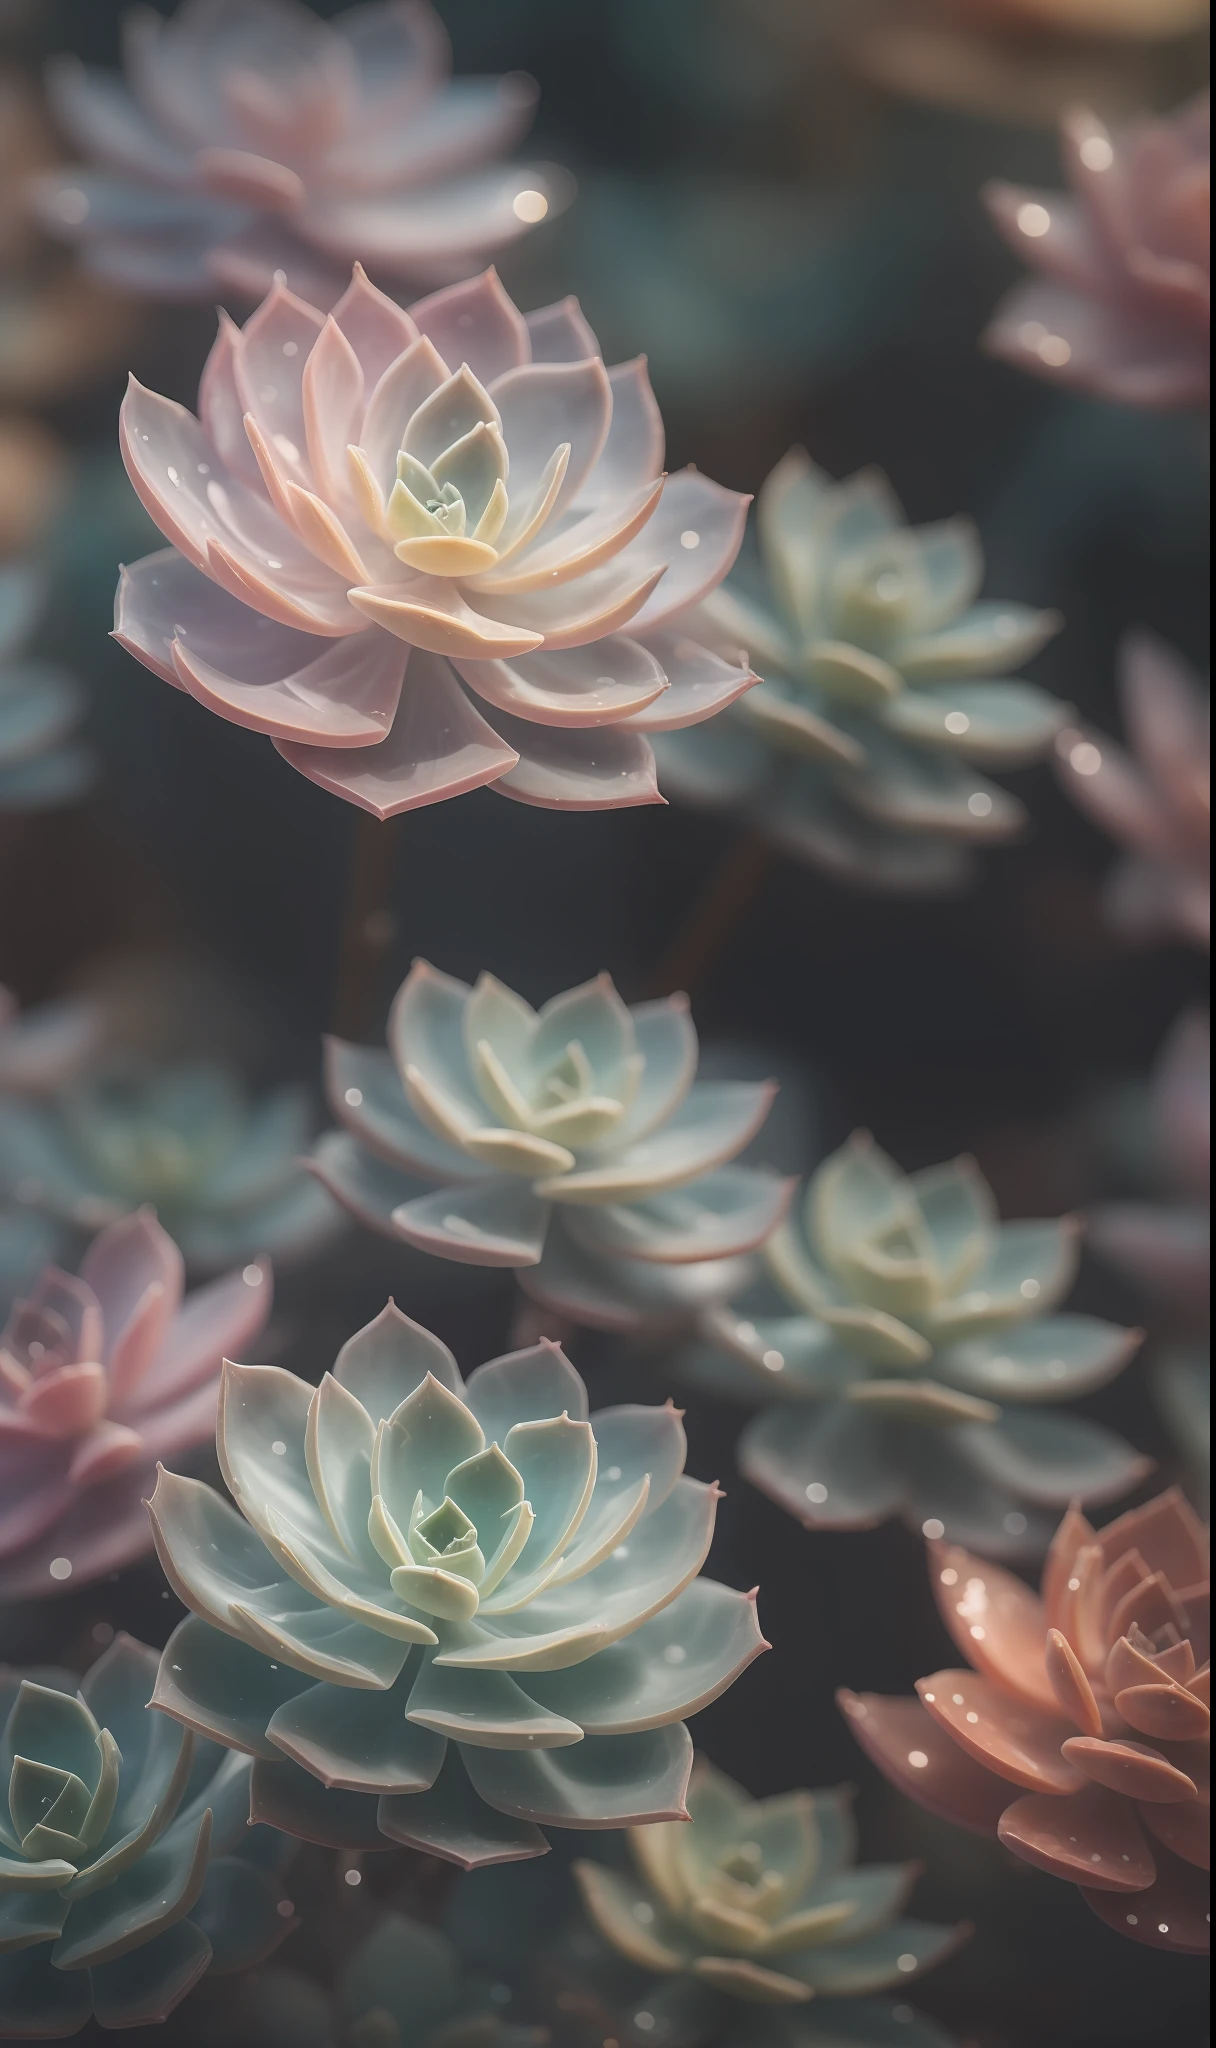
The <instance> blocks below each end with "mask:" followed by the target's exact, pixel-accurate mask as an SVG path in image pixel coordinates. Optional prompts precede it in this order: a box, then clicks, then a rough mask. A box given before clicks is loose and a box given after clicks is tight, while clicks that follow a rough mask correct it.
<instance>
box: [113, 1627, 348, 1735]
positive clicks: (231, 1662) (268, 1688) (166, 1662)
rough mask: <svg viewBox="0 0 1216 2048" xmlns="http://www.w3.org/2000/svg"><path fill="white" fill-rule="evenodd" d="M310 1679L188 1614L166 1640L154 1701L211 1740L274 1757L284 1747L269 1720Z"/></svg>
mask: <svg viewBox="0 0 1216 2048" xmlns="http://www.w3.org/2000/svg"><path fill="white" fill-rule="evenodd" d="M310 1682H311V1681H310V1680H309V1679H308V1678H306V1677H305V1676H303V1675H302V1674H301V1673H300V1672H298V1671H295V1670H293V1669H292V1668H291V1667H290V1666H287V1665H278V1666H276V1665H274V1664H272V1663H271V1661H270V1659H269V1658H267V1657H264V1656H263V1655H262V1654H261V1652H260V1651H258V1650H251V1649H250V1648H249V1646H248V1644H246V1643H242V1642H240V1641H238V1640H237V1639H236V1638H235V1637H233V1636H228V1635H222V1634H221V1633H220V1631H219V1630H218V1629H215V1628H212V1627H211V1626H210V1624H209V1623H208V1622H205V1621H200V1620H199V1618H198V1616H197V1615H194V1614H188V1615H187V1616H186V1618H185V1620H184V1621H179V1622H178V1625H177V1627H176V1628H175V1629H174V1631H173V1634H172V1635H171V1636H170V1638H169V1641H168V1643H167V1644H166V1645H165V1649H164V1652H163V1654H162V1657H161V1661H160V1669H159V1671H158V1673H157V1677H156V1684H155V1688H154V1690H153V1694H152V1701H151V1704H152V1705H154V1706H157V1707H160V1708H161V1709H162V1713H163V1715H166V1716H167V1715H172V1717H173V1720H174V1721H175V1722H181V1723H182V1724H183V1725H184V1726H185V1727H187V1728H192V1729H194V1730H195V1731H196V1732H197V1733H198V1734H200V1735H205V1736H207V1737H208V1738H209V1740H210V1741H212V1742H221V1743H223V1744H225V1746H226V1747H228V1748H232V1749H239V1750H243V1751H246V1752H247V1753H248V1754H249V1755H250V1756H260V1757H265V1758H266V1759H267V1760H268V1761H270V1762H274V1761H275V1759H276V1758H277V1757H278V1756H279V1754H280V1752H279V1751H278V1750H277V1749H275V1747H274V1745H273V1744H272V1743H271V1742H269V1741H268V1739H267V1736H266V1724H267V1722H268V1721H269V1720H270V1718H271V1716H272V1714H274V1712H275V1711H276V1709H277V1708H278V1707H280V1706H282V1704H283V1702H284V1700H289V1699H294V1697H295V1696H296V1694H297V1693H300V1692H304V1691H305V1690H306V1689H307V1688H308V1686H309V1684H310ZM150 1718H151V1722H152V1726H153V1728H154V1729H158V1728H160V1727H161V1726H167V1725H168V1724H167V1723H165V1722H164V1721H163V1720H162V1716H161V1715H153V1716H151V1717H150Z"/></svg>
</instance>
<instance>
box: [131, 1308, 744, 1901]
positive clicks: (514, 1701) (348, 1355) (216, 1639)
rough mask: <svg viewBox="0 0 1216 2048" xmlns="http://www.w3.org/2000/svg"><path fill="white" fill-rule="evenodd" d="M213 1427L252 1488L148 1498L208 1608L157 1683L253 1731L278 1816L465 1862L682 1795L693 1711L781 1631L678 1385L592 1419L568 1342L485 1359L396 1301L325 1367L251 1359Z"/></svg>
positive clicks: (531, 1850)
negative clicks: (732, 1581)
mask: <svg viewBox="0 0 1216 2048" xmlns="http://www.w3.org/2000/svg"><path fill="white" fill-rule="evenodd" d="M217 1449H218V1453H219V1459H220V1466H221V1470H222V1471H223V1474H224V1478H225V1480H226V1481H227V1484H228V1487H229V1490H230V1492H231V1494H232V1496H233V1499H234V1501H235V1502H236V1506H233V1505H231V1504H230V1503H229V1502H228V1501H226V1500H225V1499H223V1497H222V1496H221V1495H220V1494H218V1493H216V1492H214V1491H213V1490H212V1489H211V1488H210V1487H207V1486H204V1485H201V1484H200V1483H198V1482H197V1481H194V1480H190V1479H182V1478H178V1477H175V1475H174V1474H172V1473H170V1472H162V1473H161V1475H160V1478H159V1481H158V1484H157V1488H156V1493H155V1495H154V1497H153V1500H152V1502H151V1514H152V1520H153V1526H154V1529H155V1534H156V1546H157V1551H158V1554H159V1556H160V1559H161V1563H162V1564H163V1566H164V1568H165V1571H166V1574H167V1576H168V1578H169V1581H170V1584H171V1585H172V1586H173V1587H174V1589H175V1591H176V1592H177V1593H178V1594H179V1596H180V1597H181V1599H182V1600H184V1601H185V1603H186V1605H187V1606H188V1607H190V1608H191V1609H192V1610H193V1614H192V1615H191V1616H190V1617H189V1618H187V1620H185V1621H184V1622H182V1623H181V1625H180V1626H179V1627H178V1628H177V1630H176V1631H175V1632H174V1634H173V1636H172V1638H171V1639H170V1642H169V1644H168V1647H167V1649H166V1651H165V1654H164V1657H163V1660H162V1663H161V1671H160V1677H159V1680H158V1682H157V1690H156V1697H155V1702H154V1704H155V1705H157V1706H159V1707H161V1708H163V1709H164V1710H165V1711H166V1712H167V1713H170V1714H172V1715H174V1716H175V1717H176V1718H177V1719H179V1720H181V1721H184V1722H185V1723H186V1724H187V1725H188V1726H189V1727H192V1728H195V1729H197V1730H199V1731H200V1732H201V1733H203V1734H206V1735H209V1736H211V1737H212V1738H213V1739H214V1740H216V1741H218V1742H224V1743H227V1744H228V1745H229V1746H230V1747H232V1748H235V1749H240V1750H245V1751H247V1752H249V1753H250V1754H251V1755H252V1756H253V1757H254V1758H255V1762H254V1766H253V1782H252V1813H253V1817H254V1818H255V1819H260V1820H265V1821H268V1822H270V1823H271V1824H272V1825H273V1826H275V1827H278V1828H281V1829H283V1830H284V1831H285V1832H287V1833H289V1834H294V1835H300V1836H303V1837H304V1838H305V1839H307V1840H311V1841H318V1842H328V1843H332V1844H335V1845H339V1846H348V1847H351V1848H385V1847H387V1846H388V1845H389V1844H390V1843H392V1842H404V1843H406V1844H408V1845H410V1846H412V1847H415V1848H421V1849H426V1850H429V1851H430V1852H431V1853H433V1854H435V1855H439V1856H443V1857H446V1858H448V1859H449V1860H451V1861H453V1862H456V1863H459V1864H462V1865H463V1866H465V1867H466V1868H471V1867H473V1866H474V1865H476V1864H481V1863H493V1862H504V1861H512V1860H516V1859H519V1858H522V1857H529V1856H534V1855H539V1854H540V1853H542V1851H543V1850H544V1849H545V1848H546V1847H547V1846H548V1845H547V1842H546V1839H545V1837H544V1835H543V1834H542V1833H541V1828H542V1827H543V1826H554V1827H593V1828H612V1827H623V1826H626V1825H632V1824H633V1823H635V1822H639V1821H652V1820H661V1819H674V1818H678V1817H680V1816H681V1815H682V1814H683V1811H684V1792H685V1787H686V1785H687V1782H688V1774H689V1770H690V1768H691V1764H692V1745H691V1742H690V1740H689V1736H688V1731H687V1729H686V1728H685V1727H684V1725H683V1720H682V1716H683V1715H685V1714H689V1713H693V1712H695V1711H696V1710H697V1709H698V1708H700V1707H702V1706H705V1705H707V1704H708V1702H709V1701H710V1700H712V1699H715V1698H717V1696H718V1694H719V1693H720V1692H722V1691H723V1690H724V1689H725V1688H726V1687H727V1686H728V1685H729V1684H730V1683H731V1682H732V1680H733V1679H734V1678H735V1677H737V1675H738V1674H739V1672H740V1671H742V1670H743V1669H744V1667H745V1666H746V1665H747V1664H748V1663H750V1662H751V1660H752V1658H753V1657H755V1656H756V1654H757V1653H758V1651H759V1650H761V1649H762V1648H764V1647H765V1645H764V1642H763V1639H762V1637H761V1636H760V1633H759V1629H758V1626H757V1622H756V1613H755V1600H754V1595H749V1594H744V1593H736V1592H732V1591H731V1590H730V1589H729V1588H728V1587H725V1586H720V1585H716V1584H714V1583H713V1582H711V1581H708V1580H704V1579H701V1578H699V1577H698V1576H697V1575H698V1573H699V1571H700V1569H701V1566H702V1564H703V1562H704V1560H705V1557H706V1554H707V1552H708V1549H709V1545H710V1540H711V1538H712V1534H713V1526H714V1517H715V1512H716V1506H717V1500H718V1492H717V1488H716V1487H714V1486H705V1485H702V1484H700V1483H699V1482H698V1481H697V1480H694V1479H689V1478H688V1477H686V1476H685V1475H684V1472H683V1466H684V1456H685V1441H684V1431H683V1427H682V1425H681V1422H680V1417H679V1414H678V1413H677V1411H676V1410H675V1409H674V1408H672V1407H670V1406H668V1407H666V1408H646V1407H619V1408H610V1409H605V1410H602V1411H601V1412H600V1413H598V1414H596V1415H595V1416H593V1417H590V1418H589V1417H588V1410H587V1397H586V1392H585V1389H584V1387H583V1383H582V1381H581V1380H580V1378H579V1376H578V1374H577V1373H576V1372H575V1371H574V1369H573V1367H572V1366H571V1365H570V1364H569V1363H568V1362H567V1360H566V1359H565V1357H564V1356H563V1354H562V1352H561V1351H560V1349H559V1348H558V1347H557V1346H556V1345H554V1344H549V1343H542V1344H540V1345H538V1346H537V1347H535V1348H534V1349H531V1350H527V1351H521V1352H516V1353H514V1354H512V1355H511V1356H508V1357H505V1358H498V1359H494V1360H492V1361H491V1362H490V1363H489V1364H488V1365H483V1366H480V1367H479V1368H478V1369H477V1371H476V1372H474V1373H473V1374H472V1375H471V1376H470V1378H469V1380H468V1382H467V1384H466V1383H465V1382H464V1381H463V1380H462V1379H461V1376H460V1373H459V1371H458V1369H457V1366H456V1363H455V1360H454V1359H453V1357H452V1355H451V1353H450V1352H449V1351H448V1350H447V1348H446V1346H444V1345H443V1344H441V1343H440V1342H439V1340H438V1339H437V1338H435V1337H432V1336H430V1335H429V1334H428V1333H427V1332H426V1331H425V1330H422V1329H420V1328H419V1327H418V1326H417V1325H416V1324H414V1323H411V1322H409V1321H408V1320H407V1319H406V1318H405V1317H404V1316H402V1315H401V1314H400V1313H399V1311H398V1310H396V1309H395V1308H394V1307H393V1305H392V1304H391V1303H390V1304H389V1306H388V1307H387V1308H386V1309H385V1310H384V1312H383V1313H382V1314H381V1315H380V1316H379V1317H378V1318H377V1320H376V1321H375V1322H374V1323H371V1324H369V1325H368V1327H367V1328H366V1329H365V1330H362V1331H360V1332H359V1333H358V1335H357V1336H355V1337H352V1338H351V1339H350V1341H349V1343H347V1344H346V1345H345V1346H344V1347H343V1349H342V1351H341V1353H340V1354H339V1357H338V1360H337V1363H336V1365H335V1368H334V1371H333V1373H332V1374H329V1373H327V1374H326V1376H325V1378H324V1379H323V1380H322V1382H321V1385H320V1386H319V1387H318V1388H315V1389H314V1388H312V1387H310V1386H307V1385H306V1384H305V1383H304V1382H303V1381H301V1380H298V1379H296V1378H295V1377H294V1376H293V1375H292V1374H291V1373H288V1372H284V1371H281V1370H279V1369H278V1368H275V1367H258V1366H250V1367H246V1366H239V1365H229V1366H228V1367H227V1368H226V1374H225V1381H224V1388H223V1392H222V1395H221V1404H220V1415H219V1424H218V1429H217Z"/></svg>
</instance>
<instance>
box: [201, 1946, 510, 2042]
mask: <svg viewBox="0 0 1216 2048" xmlns="http://www.w3.org/2000/svg"><path fill="white" fill-rule="evenodd" d="M311 1925H312V1923H311V1922H310V1921H309V1920H307V1919H306V1922H305V1926H306V1930H309V1929H310V1927H311ZM316 1934H317V1937H318V1942H317V1945H318V1947H320V1948H321V1949H322V1951H324V1949H325V1948H326V1947H332V1946H333V1934H334V1930H333V1927H332V1925H330V1924H320V1923H318V1924H316ZM298 1946H299V1944H297V1947H298ZM511 2003H512V1993H511V1989H510V1987H509V1985H507V1984H504V1983H502V1982H487V1981H485V1980H484V1979H483V1978H481V1977H479V1976H478V1975H476V1974H474V1973H473V1972H471V1971H470V1970H469V1969H468V1968H467V1967H466V1965H465V1962H464V1959H463V1957H462V1956H461V1954H460V1953H459V1951H458V1950H457V1948H456V1947H455V1946H454V1945H453V1943H452V1942H450V1941H449V1940H448V1939H447V1937H446V1936H445V1935H443V1934H441V1933H440V1932H439V1930H438V1929H437V1928H434V1927H424V1926H422V1925H421V1924H420V1922H418V1921H417V1920H414V1919H411V1918H410V1917H409V1916H408V1915H407V1914H405V1913H397V1912H385V1913H383V1914H382V1915H381V1916H380V1918H379V1920H378V1921H377V1923H376V1925H375V1927H374V1928H373V1929H372V1932H371V1933H370V1934H369V1935H368V1936H367V1938H366V1940H364V1941H362V1942H360V1944H359V1946H358V1947H357V1948H356V1949H355V1952H354V1954H353V1955H352V1956H351V1957H350V1960H349V1961H348V1962H347V1964H346V1966H345V1968H344V1969H343V1970H342V1972H341V1974H340V1975H339V1977H338V1980H337V1982H336V1984H334V1985H332V1986H329V1985H326V1986H322V1985H320V1984H318V1983H316V1982H314V1981H313V1979H312V1978H310V1977H306V1976H305V1975H304V1974H303V1972H302V1971H300V1970H297V1969H287V1968H284V1967H280V1966H278V1965H276V1966H274V1967H272V1968H271V1969H268V1970H258V1971H255V1972H254V1973H253V1974H252V1975H250V1976H247V1977H243V1978H242V1979H241V1980H240V1982H239V1983H235V1984H231V1985H228V1984H224V1985H220V1986H218V1987H217V1991H216V1994H215V1995H214V1996H213V1997H211V1998H209V1999H208V2000H207V2002H206V2004H205V2005H204V2004H203V2003H202V2001H201V2000H200V2001H197V2002H196V2004H197V2006H198V2007H201V2010H198V2009H195V2008H192V2009H191V2010H190V2012H189V2014H188V2018H189V2019H190V2020H191V2021H193V2026H192V2027H191V2028H189V2029H188V2030H187V2039H188V2042H189V2043H190V2044H191V2048H211V2044H212V2043H214V2042H216V2041H219V2040H223V2041H224V2042H226V2043H227V2044H228V2048H545V2043H546V2042H547V2041H548V2040H549V2034H548V2032H547V2031H546V2030H545V2029H543V2028H540V2027H534V2026H529V2025H527V2024H523V2023H520V2022H518V2021H516V2020H514V2019H513V2018H512V2017H511V2016H510V2012H509V2007H510V2005H511Z"/></svg>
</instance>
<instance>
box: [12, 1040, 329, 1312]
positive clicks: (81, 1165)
mask: <svg viewBox="0 0 1216 2048" xmlns="http://www.w3.org/2000/svg"><path fill="white" fill-rule="evenodd" d="M0 1057H2V1043H0ZM311 1130H312V1112H311V1107H310V1104H309V1101H308V1097H307V1095H306V1094H305V1093H304V1092H303V1091H302V1090H301V1089H298V1088H293V1087H287V1088H279V1089H276V1090H274V1091H273V1092H272V1093H271V1094H269V1095H265V1096H263V1097H261V1099H260V1100H255V1101H250V1100H249V1098H248V1097H247V1096H246V1094H245V1093H244V1091H243V1089H242V1088H241V1087H240V1086H239V1084H238V1083H237V1082H236V1081H235V1080H234V1078H233V1076H232V1075H231V1074H229V1073H228V1072H226V1071H225V1069H224V1068H222V1067H213V1066H180V1067H165V1068H162V1069H160V1070H159V1071H158V1070H157V1069H155V1068H153V1069H149V1070H144V1069H140V1070H138V1071H134V1070H133V1071H117V1070H116V1071H113V1072H103V1073H100V1074H98V1075H96V1076H94V1077H93V1078H90V1079H86V1080H85V1081H83V1082H81V1083H79V1084H78V1085H76V1086H72V1087H68V1088H66V1089H65V1090H63V1091H62V1092H61V1093H60V1094H59V1095H58V1096H56V1097H55V1098H54V1099H52V1100H50V1101H47V1102H33V1101H28V1100H27V1101H21V1102H18V1101H16V1100H7V1101H5V1100H0V1158H2V1161H3V1164H2V1165H0V1192H2V1193H3V1194H4V1195H6V1196H7V1197H8V1198H9V1199H10V1200H15V1201H17V1202H20V1203H22V1204H24V1205H26V1206H27V1207H30V1208H33V1209H37V1210H39V1211H41V1212H42V1213H43V1214H46V1215H49V1216H52V1217H55V1218H57V1219H58V1220H59V1221H60V1222H63V1223H67V1224H72V1225H74V1226H75V1227H76V1228H77V1229H78V1230H96V1229H97V1228H98V1227H99V1225H101V1224H103V1223H108V1222H109V1221H110V1220H111V1219H113V1218H117V1217H119V1216H124V1215H126V1214H128V1213H129V1212H130V1211H131V1210H132V1209H135V1208H138V1207H139V1206H140V1205H141V1204H142V1203H150V1204H151V1205H152V1206H153V1207H154V1208H155V1209H156V1212H157V1214H158V1215H159V1216H160V1218H161V1220H162V1221H163V1223H164V1224H165V1226H166V1228H167V1229H168V1230H169V1231H170V1233H171V1234H172V1236H173V1237H174V1238H175V1239H176V1241H177V1243H178V1244H179V1245H180V1246H181V1250H182V1253H183V1255H184V1257H185V1260H186V1263H187V1265H188V1266H189V1267H190V1269H191V1270H192V1271H198V1272H215V1271H216V1270H217V1269H218V1268H219V1267H221V1266H226V1265H228V1264H229V1263H230V1262H232V1261H234V1260H236V1259H241V1258H253V1257H255V1256H256V1255H257V1254H259V1253H262V1252H267V1253H269V1254H270V1255H271V1256H272V1257H273V1258H276V1259H290V1258H292V1257H296V1258H299V1257H302V1256H303V1255H304V1254H306V1253H308V1252H311V1251H315V1250H316V1249H317V1248H318V1247H319V1246H320V1245H323V1244H325V1243H326V1242H327V1241H328V1240H329V1239H330V1238H332V1237H333V1236H334V1234H335V1232H336V1231H337V1229H338V1228H339V1225H340V1221H341V1219H340V1217H339V1215H338V1212H337V1210H336V1209H335V1208H334V1206H333V1204H332V1202H330V1201H328V1200H327V1199H326V1197H325V1196H324V1195H323V1194H322V1193H321V1190H320V1189H319V1188H318V1187H316V1186H315V1185H314V1183H313V1182H312V1181H311V1180H309V1179H308V1177H307V1176H306V1175H305V1174H304V1172H303V1171H302V1169H301V1166H300V1157H299V1155H300V1153H301V1152H302V1151H303V1150H304V1148H305V1147H306V1146H307V1144H308V1142H309V1138H310V1136H311Z"/></svg>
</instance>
